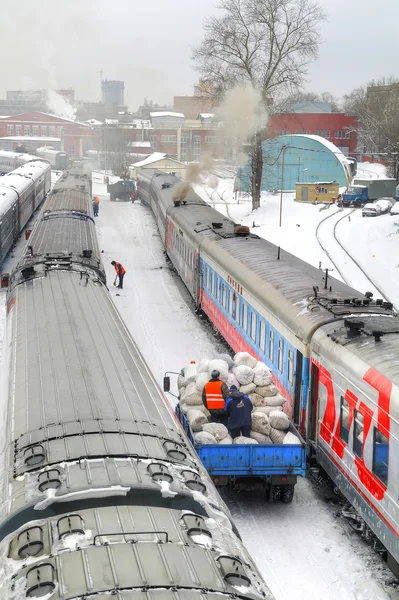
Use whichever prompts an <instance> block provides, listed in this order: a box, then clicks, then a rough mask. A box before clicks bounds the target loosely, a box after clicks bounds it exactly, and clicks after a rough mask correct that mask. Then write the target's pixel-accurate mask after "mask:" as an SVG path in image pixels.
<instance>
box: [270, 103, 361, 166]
mask: <svg viewBox="0 0 399 600" xmlns="http://www.w3.org/2000/svg"><path fill="white" fill-rule="evenodd" d="M304 108H305V107H304ZM309 108H310V110H311V111H312V107H311V106H310V107H309ZM305 110H306V108H305ZM358 127H359V121H358V117H356V116H351V115H347V114H345V113H339V112H331V109H330V107H329V106H328V105H327V112H323V111H320V112H313V111H312V112H287V113H285V114H280V115H273V116H272V117H270V119H269V122H268V126H267V135H266V137H268V138H273V137H277V136H279V135H291V134H292V135H298V134H306V135H319V136H320V137H323V138H325V139H326V140H329V141H330V142H332V143H333V144H334V145H335V146H337V147H338V148H339V149H340V150H341V152H342V153H343V154H345V155H346V156H348V155H351V156H354V155H355V154H356V151H357V130H358Z"/></svg>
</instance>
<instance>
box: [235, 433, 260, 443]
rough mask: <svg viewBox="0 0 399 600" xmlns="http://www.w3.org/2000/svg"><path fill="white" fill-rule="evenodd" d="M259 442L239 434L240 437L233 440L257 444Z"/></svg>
mask: <svg viewBox="0 0 399 600" xmlns="http://www.w3.org/2000/svg"><path fill="white" fill-rule="evenodd" d="M257 443H258V442H257V441H256V440H253V439H252V438H247V437H244V436H243V435H239V436H238V437H236V438H235V439H234V440H233V444H257Z"/></svg>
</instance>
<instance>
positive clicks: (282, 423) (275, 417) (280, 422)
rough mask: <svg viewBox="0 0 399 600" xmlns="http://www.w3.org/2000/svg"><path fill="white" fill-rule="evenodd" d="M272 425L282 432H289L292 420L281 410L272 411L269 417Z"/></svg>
mask: <svg viewBox="0 0 399 600" xmlns="http://www.w3.org/2000/svg"><path fill="white" fill-rule="evenodd" d="M269 421H270V425H271V426H272V427H274V429H280V431H287V429H289V426H290V420H289V418H288V417H287V415H286V414H285V412H282V411H280V410H272V412H271V413H270V415H269Z"/></svg>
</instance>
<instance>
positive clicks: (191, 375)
mask: <svg viewBox="0 0 399 600" xmlns="http://www.w3.org/2000/svg"><path fill="white" fill-rule="evenodd" d="M197 371H198V365H197V363H193V364H189V365H187V367H184V370H183V372H184V379H185V380H186V381H185V385H187V384H188V383H191V382H192V381H195V376H196V375H197Z"/></svg>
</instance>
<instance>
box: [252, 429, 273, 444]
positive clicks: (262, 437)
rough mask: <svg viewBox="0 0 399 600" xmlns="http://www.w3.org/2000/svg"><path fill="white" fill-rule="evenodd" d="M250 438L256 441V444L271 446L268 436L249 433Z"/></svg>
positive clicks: (256, 432)
mask: <svg viewBox="0 0 399 600" xmlns="http://www.w3.org/2000/svg"><path fill="white" fill-rule="evenodd" d="M251 438H252V439H253V440H256V441H257V442H258V444H271V443H272V441H271V439H270V438H269V436H268V435H264V434H263V433H259V431H251Z"/></svg>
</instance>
